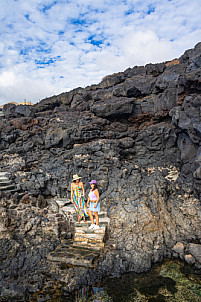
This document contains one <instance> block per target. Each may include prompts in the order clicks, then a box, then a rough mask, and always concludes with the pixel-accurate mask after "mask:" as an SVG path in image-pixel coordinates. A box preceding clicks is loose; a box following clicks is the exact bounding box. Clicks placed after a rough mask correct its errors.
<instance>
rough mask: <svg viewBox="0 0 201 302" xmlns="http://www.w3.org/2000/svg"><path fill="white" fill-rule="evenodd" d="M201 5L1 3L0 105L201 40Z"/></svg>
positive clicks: (91, 79) (84, 82) (82, 83)
mask: <svg viewBox="0 0 201 302" xmlns="http://www.w3.org/2000/svg"><path fill="white" fill-rule="evenodd" d="M200 16H201V5H200V1H198V0H191V1H190V2H189V1H188V0H143V1H142V0H141V1H138V0H128V1H126V0H113V1H109V0H0V105H1V104H4V103H6V102H9V101H16V102H22V101H24V100H27V101H32V102H33V103H36V102H38V101H40V100H41V99H43V98H46V97H49V96H52V95H56V94H59V93H62V92H66V91H69V90H71V89H74V88H76V87H86V86H88V85H92V84H97V83H99V82H100V81H101V80H102V78H103V77H104V76H106V75H109V74H113V73H114V72H120V71H124V70H125V69H127V68H128V67H133V66H135V65H145V64H147V63H160V62H164V61H168V60H172V59H174V58H178V57H180V56H181V55H182V54H183V53H184V51H185V50H186V49H189V48H193V47H194V46H195V45H196V44H197V43H198V42H200V41H201V23H200Z"/></svg>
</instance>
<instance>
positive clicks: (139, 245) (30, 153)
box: [0, 43, 201, 290]
mask: <svg viewBox="0 0 201 302" xmlns="http://www.w3.org/2000/svg"><path fill="white" fill-rule="evenodd" d="M200 108H201V43H199V44H197V45H196V46H195V48H194V49H190V50H187V51H186V52H185V53H184V55H182V56H181V57H180V58H179V59H176V60H173V61H171V62H166V63H161V64H148V65H146V66H139V67H138V66H136V67H133V68H129V69H127V70H125V71H124V72H120V73H118V74H114V75H111V76H107V77H105V78H104V79H103V80H102V82H101V83H100V84H98V85H92V86H89V87H86V88H77V89H74V90H72V91H70V92H66V93H62V94H60V95H58V96H53V97H50V98H46V99H44V100H42V101H41V102H39V103H38V104H36V105H34V106H21V107H19V106H18V107H16V106H14V105H10V106H9V105H7V106H6V107H5V108H4V109H3V114H4V116H3V117H0V150H1V154H0V168H1V170H2V171H7V172H8V173H10V174H9V175H10V180H11V181H12V182H13V183H15V184H16V185H18V187H19V184H20V188H21V192H22V193H24V194H25V193H26V194H29V196H31V198H32V201H30V203H31V202H33V200H34V201H36V198H38V196H39V195H40V196H43V197H44V198H50V197H55V196H61V197H67V198H69V196H70V195H69V194H70V182H71V180H72V175H73V174H75V173H76V174H77V173H78V174H79V175H81V176H82V179H83V183H84V185H85V187H86V189H88V188H89V185H88V182H89V180H91V179H96V180H97V181H98V183H99V188H100V193H101V207H102V209H104V210H107V213H108V215H109V217H110V236H109V239H108V241H107V242H106V245H105V249H104V251H103V252H102V255H101V257H100V259H99V262H98V271H99V273H98V274H99V275H100V271H101V272H102V273H101V274H102V275H104V274H110V275H115V276H117V275H119V274H120V273H123V272H128V271H135V272H142V271H146V270H148V269H150V267H151V265H152V263H155V262H158V261H161V260H162V259H163V258H164V257H172V256H173V254H174V255H175V251H174V250H172V248H173V247H174V246H175V244H176V243H177V242H181V243H183V244H184V245H185V246H186V245H188V244H189V243H191V244H193V243H194V244H199V243H200V237H201V206H200V198H201V147H200V144H201V112H200ZM9 198H10V200H12V198H13V196H12V195H11V194H10V193H9V192H8V194H7V195H6V192H4V193H2V202H3V203H6V201H7V200H8V199H9ZM15 200H17V201H16V202H17V204H18V207H19V205H20V204H23V203H22V201H21V199H20V195H19V192H17V193H15ZM12 202H13V201H12ZM12 202H11V203H10V204H9V206H8V205H7V208H6V206H3V204H2V213H4V214H2V215H5V217H7V216H6V215H8V214H9V219H10V220H8V221H7V223H6V224H4V225H3V226H2V228H3V229H4V231H5V233H6V228H7V230H8V232H9V234H10V235H9V238H8V236H7V237H6V236H5V235H3V234H5V233H4V232H2V233H1V234H0V238H1V239H0V246H1V253H2V255H3V256H1V258H0V259H1V262H0V265H1V268H3V269H4V270H5V271H6V268H7V267H9V265H10V261H11V260H10V259H11V258H13V259H15V261H18V262H19V261H20V260H19V253H14V252H13V246H14V247H15V246H16V244H17V242H18V241H17V240H19V238H16V237H15V236H14V235H13V234H14V233H12V232H11V231H10V229H9V228H10V226H12V228H13V223H14V222H13V221H16V223H18V222H17V221H18V217H19V215H18V211H20V209H18V208H17V209H18V210H17V213H15V211H16V210H15V209H12V205H13V203H12ZM5 209H6V210H5ZM46 209H47V211H46V212H45V213H46V214H44V217H46V216H47V215H48V213H49V212H48V211H49V210H48V207H46ZM31 211H32V207H30V208H28V209H27V215H29V213H30V212H31ZM38 211H39V212H40V211H44V210H41V209H40V207H39V208H38ZM6 213H7V214H6ZM11 213H12V215H11ZM34 215H36V214H34ZM45 215H46V216H45ZM39 216H40V217H41V216H43V215H42V214H41V215H39ZM34 217H35V216H34ZM26 219H27V220H28V219H29V216H27V218H26ZM26 219H25V220H26ZM9 221H10V222H9ZM19 221H21V220H20V219H19ZM20 223H21V222H20ZM20 223H19V226H18V227H20V225H22V224H20ZM27 223H28V221H27ZM41 223H42V220H40V222H39V225H40V224H41ZM23 225H24V227H25V228H26V232H24V233H23V234H24V238H28V237H27V236H29V230H28V229H27V228H28V226H27V227H26V223H25V222H24V224H23ZM24 227H22V228H24ZM39 229H40V228H39ZM30 236H31V235H30ZM34 236H36V235H34ZM41 236H42V235H41ZM43 237H44V238H43ZM43 237H41V238H43V239H42V240H43V244H45V243H44V242H47V241H46V239H45V235H44V236H43ZM5 238H7V239H5ZM29 238H31V237H29ZM58 239H59V237H58ZM5 240H6V241H5ZM20 240H22V238H21V239H20ZM23 240H25V239H23ZM38 242H39V241H38ZM56 242H57V237H54V242H53V243H52V246H51V247H50V248H47V250H48V251H47V252H49V251H50V250H53V246H55V245H56ZM34 244H35V243H33V242H32V240H29V246H31V245H34ZM38 244H39V245H40V244H42V243H40V242H39V243H38ZM26 248H27V247H26V244H24V249H25V250H26ZM43 250H45V249H43ZM8 251H10V252H9V253H8ZM10 253H13V254H12V256H11V254H10ZM43 258H45V252H44V254H43ZM34 259H35V258H34ZM196 259H198V261H197V262H196V265H197V267H199V266H200V265H201V260H199V259H200V258H199V257H198V258H196ZM34 261H37V259H36V260H34ZM39 261H41V258H40V259H39V260H38V262H39ZM199 261H200V262H199ZM26 263H27V262H26V261H25V262H23V263H21V264H19V263H18V265H20V266H21V267H22V268H23V267H24V265H25V264H26ZM31 266H32V265H31V262H30V264H29V265H28V264H26V270H27V271H28V270H31ZM87 274H88V276H89V275H92V273H89V272H88V273H87ZM87 274H86V275H87ZM94 274H95V272H93V276H94ZM74 275H75V272H74ZM77 276H80V275H79V274H78V275H77ZM6 278H9V272H8V271H6V274H4V273H0V279H1V280H5V279H6ZM17 278H18V277H17V276H16V279H17ZM20 278H22V275H21V277H20ZM35 278H36V277H35ZM36 279H37V278H36ZM55 279H56V277H55ZM88 279H90V278H88ZM76 280H77V281H76V282H77V285H75V284H74V285H73V283H71V286H69V288H70V289H71V290H72V289H73V288H75V287H76V286H78V285H79V284H81V283H83V282H85V281H86V279H85V281H83V278H82V281H80V283H79V282H78V279H76ZM93 280H94V279H93ZM32 281H33V280H32ZM1 282H3V281H0V287H1V286H2V284H3V283H1Z"/></svg>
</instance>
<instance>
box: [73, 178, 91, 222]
mask: <svg viewBox="0 0 201 302" xmlns="http://www.w3.org/2000/svg"><path fill="white" fill-rule="evenodd" d="M80 179H81V177H79V176H78V175H77V174H76V175H73V182H72V183H71V202H72V203H73V204H74V207H75V211H76V215H77V219H78V222H80V221H81V219H84V221H85V217H87V216H88V213H87V209H86V206H85V202H84V196H85V191H84V185H83V183H82V182H81V181H80Z"/></svg>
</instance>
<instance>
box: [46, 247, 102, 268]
mask: <svg viewBox="0 0 201 302" xmlns="http://www.w3.org/2000/svg"><path fill="white" fill-rule="evenodd" d="M98 256H99V253H97V252H94V251H90V250H88V249H83V248H79V247H73V246H72V245H70V246H69V245H67V246H66V245H65V244H64V245H63V244H61V245H60V246H58V247H57V248H56V250H55V251H53V252H51V253H50V254H49V255H48V256H47V259H48V260H49V261H54V262H59V263H63V264H68V265H73V266H82V267H87V268H93V267H94V265H95V262H96V260H97V259H98Z"/></svg>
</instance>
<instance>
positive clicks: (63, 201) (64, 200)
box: [54, 197, 72, 208]
mask: <svg viewBox="0 0 201 302" xmlns="http://www.w3.org/2000/svg"><path fill="white" fill-rule="evenodd" d="M54 200H55V201H56V202H57V203H58V205H59V206H60V207H61V208H62V207H64V206H65V205H71V204H72V203H71V200H70V199H67V198H59V197H58V198H54Z"/></svg>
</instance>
